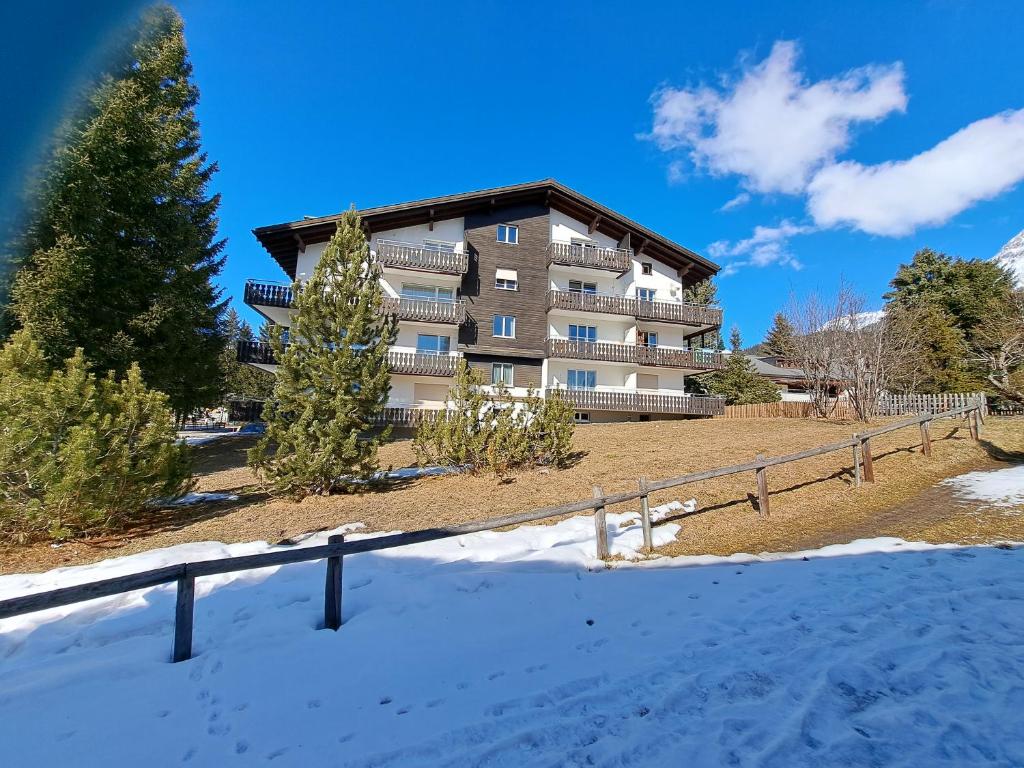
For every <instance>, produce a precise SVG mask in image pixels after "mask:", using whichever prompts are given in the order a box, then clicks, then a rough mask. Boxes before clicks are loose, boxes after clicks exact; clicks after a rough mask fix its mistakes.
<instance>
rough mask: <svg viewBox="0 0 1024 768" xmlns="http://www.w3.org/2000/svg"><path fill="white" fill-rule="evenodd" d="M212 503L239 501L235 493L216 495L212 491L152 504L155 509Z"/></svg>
mask: <svg viewBox="0 0 1024 768" xmlns="http://www.w3.org/2000/svg"><path fill="white" fill-rule="evenodd" d="M211 501H238V495H237V494H234V493H214V492H212V491H195V492H192V493H186V494H185V495H184V496H179V497H178V498H176V499H157V500H156V501H153V502H151V505H152V506H154V507H187V506H190V505H192V504H206V503H208V502H211Z"/></svg>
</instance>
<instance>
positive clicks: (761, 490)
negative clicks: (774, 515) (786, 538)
mask: <svg viewBox="0 0 1024 768" xmlns="http://www.w3.org/2000/svg"><path fill="white" fill-rule="evenodd" d="M757 461H764V454H763V453H759V454H757ZM769 514H770V513H769V511H768V467H765V466H760V467H758V468H757V515H758V517H768V516H769Z"/></svg>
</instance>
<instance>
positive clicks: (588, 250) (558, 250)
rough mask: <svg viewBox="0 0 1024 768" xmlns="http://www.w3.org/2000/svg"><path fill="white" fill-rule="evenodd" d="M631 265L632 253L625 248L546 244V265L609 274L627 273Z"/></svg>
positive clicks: (555, 242) (557, 243)
mask: <svg viewBox="0 0 1024 768" xmlns="http://www.w3.org/2000/svg"><path fill="white" fill-rule="evenodd" d="M632 263H633V251H631V250H629V249H626V248H599V247H598V246H596V245H579V244H576V243H561V242H558V241H554V242H552V243H549V244H548V265H549V266H550V265H551V264H561V265H563V266H568V267H591V268H593V269H607V270H610V271H611V272H618V273H620V274H621V273H622V272H627V271H629V268H630V266H632Z"/></svg>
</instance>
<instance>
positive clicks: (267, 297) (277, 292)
mask: <svg viewBox="0 0 1024 768" xmlns="http://www.w3.org/2000/svg"><path fill="white" fill-rule="evenodd" d="M244 301H245V303H246V304H248V305H249V306H250V307H284V308H286V309H287V308H288V307H290V306H291V305H292V287H291V286H290V285H281V284H279V283H261V282H259V281H258V280H246V281H245V298H244Z"/></svg>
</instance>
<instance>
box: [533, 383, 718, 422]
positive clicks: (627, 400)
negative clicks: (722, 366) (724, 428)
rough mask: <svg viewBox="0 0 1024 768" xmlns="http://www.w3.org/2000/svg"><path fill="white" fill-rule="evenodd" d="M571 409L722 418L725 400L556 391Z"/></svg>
mask: <svg viewBox="0 0 1024 768" xmlns="http://www.w3.org/2000/svg"><path fill="white" fill-rule="evenodd" d="M552 391H553V392H556V393H557V394H558V395H560V396H562V397H564V398H565V399H566V400H567V401H568V402H569V403H571V404H572V406H573V408H576V409H577V410H581V411H626V412H628V413H663V414H681V415H684V416H721V415H723V414H724V413H725V400H724V399H723V398H721V397H704V396H699V395H663V394H660V393H657V392H636V391H629V390H606V389H556V390H552Z"/></svg>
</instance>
